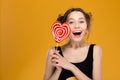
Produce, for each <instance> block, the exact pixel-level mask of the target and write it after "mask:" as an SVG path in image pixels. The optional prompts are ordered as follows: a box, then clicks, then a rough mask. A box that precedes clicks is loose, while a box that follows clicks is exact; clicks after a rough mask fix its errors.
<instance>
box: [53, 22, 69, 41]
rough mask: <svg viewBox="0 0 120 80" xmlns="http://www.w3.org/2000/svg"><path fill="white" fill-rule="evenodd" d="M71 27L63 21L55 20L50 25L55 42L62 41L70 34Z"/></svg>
mask: <svg viewBox="0 0 120 80" xmlns="http://www.w3.org/2000/svg"><path fill="white" fill-rule="evenodd" d="M70 32H71V29H70V27H69V25H68V24H67V23H66V22H65V23H63V24H61V23H60V22H55V23H54V24H53V25H52V34H53V36H54V39H55V41H56V42H57V43H60V42H62V41H63V40H64V39H66V38H67V37H68V36H69V35H70Z"/></svg>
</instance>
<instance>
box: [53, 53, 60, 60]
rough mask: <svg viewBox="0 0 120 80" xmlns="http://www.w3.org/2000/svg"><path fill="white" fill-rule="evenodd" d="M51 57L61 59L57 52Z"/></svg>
mask: <svg viewBox="0 0 120 80" xmlns="http://www.w3.org/2000/svg"><path fill="white" fill-rule="evenodd" d="M51 57H52V59H54V58H56V59H59V58H60V57H59V56H58V55H55V54H54V55H52V56H51Z"/></svg>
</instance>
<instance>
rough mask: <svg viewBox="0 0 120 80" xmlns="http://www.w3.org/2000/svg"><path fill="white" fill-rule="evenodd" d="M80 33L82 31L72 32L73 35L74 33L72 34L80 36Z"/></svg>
mask: <svg viewBox="0 0 120 80" xmlns="http://www.w3.org/2000/svg"><path fill="white" fill-rule="evenodd" d="M81 33H82V32H73V35H74V36H80V34H81Z"/></svg>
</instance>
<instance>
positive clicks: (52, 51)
mask: <svg viewBox="0 0 120 80" xmlns="http://www.w3.org/2000/svg"><path fill="white" fill-rule="evenodd" d="M54 51H55V48H54V47H52V48H50V49H48V56H50V55H52V54H53V53H54Z"/></svg>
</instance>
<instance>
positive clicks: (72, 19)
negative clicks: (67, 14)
mask: <svg viewBox="0 0 120 80" xmlns="http://www.w3.org/2000/svg"><path fill="white" fill-rule="evenodd" d="M79 19H85V18H83V17H80V18H79ZM68 20H73V18H68Z"/></svg>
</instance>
